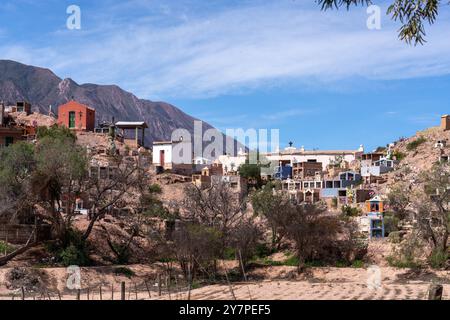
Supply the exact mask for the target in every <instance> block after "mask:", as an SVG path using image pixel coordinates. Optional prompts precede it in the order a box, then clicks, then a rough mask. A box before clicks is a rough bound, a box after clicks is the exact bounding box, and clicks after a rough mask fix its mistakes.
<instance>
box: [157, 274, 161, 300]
mask: <svg viewBox="0 0 450 320" xmlns="http://www.w3.org/2000/svg"><path fill="white" fill-rule="evenodd" d="M158 296H160V297H161V274H159V273H158Z"/></svg>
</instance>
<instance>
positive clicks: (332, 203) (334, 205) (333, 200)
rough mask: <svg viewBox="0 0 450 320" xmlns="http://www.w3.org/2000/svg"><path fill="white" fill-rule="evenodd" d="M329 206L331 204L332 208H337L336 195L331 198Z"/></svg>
mask: <svg viewBox="0 0 450 320" xmlns="http://www.w3.org/2000/svg"><path fill="white" fill-rule="evenodd" d="M331 206H332V207H333V208H334V209H337V207H338V199H337V198H336V197H334V198H333V199H331Z"/></svg>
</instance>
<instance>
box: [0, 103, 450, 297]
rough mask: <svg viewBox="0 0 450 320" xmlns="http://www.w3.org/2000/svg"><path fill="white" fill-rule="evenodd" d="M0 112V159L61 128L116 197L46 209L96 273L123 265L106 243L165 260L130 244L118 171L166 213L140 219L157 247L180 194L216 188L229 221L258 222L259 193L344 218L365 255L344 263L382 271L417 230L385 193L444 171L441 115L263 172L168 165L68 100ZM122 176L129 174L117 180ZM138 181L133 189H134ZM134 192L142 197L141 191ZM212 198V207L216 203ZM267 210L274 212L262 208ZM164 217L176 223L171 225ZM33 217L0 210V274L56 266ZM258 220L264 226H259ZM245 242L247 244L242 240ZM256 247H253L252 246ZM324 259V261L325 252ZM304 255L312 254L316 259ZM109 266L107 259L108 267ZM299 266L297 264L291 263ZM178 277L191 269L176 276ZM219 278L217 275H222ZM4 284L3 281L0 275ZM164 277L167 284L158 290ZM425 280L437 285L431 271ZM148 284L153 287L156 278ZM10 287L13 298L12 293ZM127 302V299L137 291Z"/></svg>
mask: <svg viewBox="0 0 450 320" xmlns="http://www.w3.org/2000/svg"><path fill="white" fill-rule="evenodd" d="M0 111H1V115H0V148H1V149H0V150H5V148H9V147H11V146H13V145H15V144H18V143H28V144H31V145H36V146H39V144H40V136H39V132H42V128H44V127H45V128H47V129H48V130H51V128H59V127H61V128H68V129H69V130H70V131H71V132H72V133H73V134H74V135H75V136H76V145H77V146H79V147H81V148H82V149H83V150H84V151H85V152H86V154H87V156H88V159H89V169H88V174H89V179H93V180H92V181H94V182H95V183H97V184H98V185H99V186H102V187H104V188H105V192H106V190H107V192H108V193H110V194H116V193H120V199H119V196H117V198H114V196H112V195H111V196H109V197H110V198H108V200H111V199H112V198H114V199H113V200H111V202H110V204H109V205H106V206H105V208H104V210H103V211H101V210H100V209H99V207H100V206H101V205H103V204H104V202H105V201H106V200H102V201H103V202H102V203H101V204H100V203H99V201H98V199H95V197H94V196H93V194H92V190H90V191H89V190H88V189H87V188H86V189H83V188H81V187H80V188H79V189H77V190H76V191H75V188H74V190H73V191H71V188H68V189H67V190H63V191H62V197H61V199H59V200H57V201H54V202H53V206H54V207H57V210H58V213H59V214H61V216H63V217H65V218H66V217H70V219H68V221H71V223H73V226H74V228H75V229H79V230H86V229H88V230H89V229H90V228H91V227H92V232H91V233H90V234H89V233H88V237H86V238H87V239H89V240H90V242H91V243H92V244H93V245H92V248H93V249H91V252H90V257H89V260H90V261H91V263H92V264H94V265H98V266H106V265H116V264H124V261H125V260H124V259H122V260H121V259H120V252H118V251H120V250H118V246H119V245H118V243H120V244H122V245H123V244H124V243H126V244H127V245H128V247H127V250H129V252H130V253H129V255H130V257H127V259H126V260H127V262H128V263H129V264H149V263H155V262H158V261H166V260H164V252H163V251H164V250H165V249H164V248H165V247H164V246H162V247H161V246H158V245H155V242H154V241H153V240H152V239H153V238H152V237H149V238H145V237H142V236H140V233H139V232H138V231H136V234H134V233H133V232H134V231H133V230H134V229H133V228H134V226H135V224H136V223H137V222H136V218H135V217H136V216H138V215H139V214H140V212H141V211H142V210H141V211H140V209H136V208H140V207H141V206H142V198H143V196H142V195H141V194H140V193H139V195H138V190H137V189H139V188H140V187H139V188H138V187H137V186H136V185H133V184H131V182H129V181H128V180H127V182H126V183H128V185H127V186H128V187H129V189H127V190H126V191H123V192H122V190H119V187H117V189H115V188H116V186H114V181H116V180H120V181H122V180H121V179H125V178H123V177H124V176H121V174H124V171H126V170H127V168H130V167H131V166H137V167H138V168H139V170H140V171H139V172H141V171H142V177H144V176H145V177H146V179H147V178H148V181H149V185H151V186H157V187H154V188H156V189H158V192H156V193H157V196H156V197H157V198H158V200H157V201H156V200H154V198H153V197H154V196H155V195H154V194H151V195H148V194H147V196H148V197H150V198H151V201H154V202H152V205H155V203H156V204H158V205H159V204H160V205H161V208H164V210H165V211H164V212H165V214H166V215H162V216H158V217H157V218H155V217H152V218H151V219H150V220H149V221H151V222H148V221H147V220H146V221H147V222H146V223H144V224H145V228H147V229H148V228H150V229H151V228H153V227H154V228H156V229H157V230H159V231H161V232H162V233H161V234H164V238H165V239H169V240H168V241H176V240H173V238H174V237H175V238H176V234H175V233H173V232H174V231H176V230H181V229H182V228H183V227H182V226H183V225H184V223H185V222H183V221H185V219H184V218H183V216H184V215H185V216H186V217H187V220H186V221H191V220H192V218H191V217H190V214H191V212H189V209H190V210H191V211H196V210H199V208H198V207H197V206H196V205H195V204H192V203H191V204H190V205H191V206H190V207H189V206H184V207H183V205H184V200H185V199H184V198H186V199H188V198H189V195H190V196H192V201H194V200H196V201H197V205H198V203H200V202H201V201H204V203H205V205H208V203H209V202H208V201H211V199H210V198H209V197H208V196H204V194H210V193H214V191H210V190H215V189H218V190H220V194H221V195H222V196H223V193H224V191H223V190H222V189H221V188H226V190H229V191H230V192H231V193H232V194H233V195H234V196H235V198H233V199H235V201H236V203H238V204H239V207H238V208H237V209H236V217H237V212H238V211H239V212H241V211H242V212H243V213H245V214H243V215H242V216H240V217H241V218H239V219H244V220H245V219H247V218H244V217H250V216H255V215H257V214H258V213H259V212H264V206H262V207H263V208H259V207H258V206H257V205H258V203H257V202H256V200H254V199H256V198H257V197H256V196H255V195H261V196H262V194H263V192H264V190H265V191H267V190H269V191H270V192H269V194H273V196H274V197H275V195H279V196H280V197H282V198H283V199H286V200H287V201H288V202H289V203H290V204H289V205H293V206H295V207H300V208H309V207H308V206H314V207H315V208H316V207H317V208H319V207H320V208H321V209H320V210H322V211H321V212H326V215H331V216H333V217H339V219H344V220H343V221H345V222H342V223H344V224H346V227H345V228H347V223H348V224H350V222H351V223H352V224H354V225H355V230H353V231H351V232H353V233H352V234H354V235H355V237H356V238H355V239H357V240H358V242H359V243H363V244H364V245H363V246H365V249H364V250H363V251H364V253H362V254H360V253H357V251H355V250H354V249H352V250H350V251H352V253H351V255H352V257H353V258H351V259H349V260H348V265H347V266H352V265H353V266H355V265H357V264H359V263H361V264H364V263H369V264H370V263H372V264H373V263H375V264H379V265H383V266H388V265H390V266H391V267H393V266H394V263H392V261H391V263H390V264H389V263H388V260H389V259H388V257H389V256H390V255H392V253H393V252H395V251H394V250H395V249H394V244H395V243H396V244H398V243H400V242H401V241H402V239H406V237H407V235H408V234H409V233H411V232H412V230H413V229H414V226H415V224H416V223H417V221H416V220H415V219H414V218H412V219H406V220H404V221H398V219H397V218H396V217H395V215H394V214H393V211H395V210H394V206H393V201H394V200H392V197H391V196H390V194H392V190H396V189H395V188H397V184H398V183H402V182H409V183H410V184H411V185H413V184H414V183H415V181H418V180H419V179H420V175H421V173H423V172H424V171H427V170H431V169H432V167H433V165H435V164H438V163H441V164H442V163H448V162H449V161H450V116H448V115H444V116H442V118H441V119H440V121H441V123H440V126H439V127H434V128H430V129H427V130H425V131H423V132H418V133H417V135H416V136H415V137H412V138H409V139H408V138H401V139H399V140H398V141H395V142H392V143H388V144H387V145H386V146H385V147H384V146H383V147H379V148H378V149H377V150H373V151H367V150H365V149H364V146H363V145H360V146H359V147H357V148H355V149H354V150H306V149H305V148H304V147H300V148H296V147H294V144H293V143H290V145H289V146H287V147H285V148H283V149H280V150H276V151H275V152H269V153H265V154H261V155H259V156H260V157H264V159H265V161H267V162H270V163H272V166H270V167H269V168H270V170H261V166H259V165H252V164H249V162H248V160H249V153H250V152H252V151H246V150H243V149H241V150H239V152H238V153H237V154H236V155H229V154H223V155H218V156H217V157H216V158H215V159H207V158H202V157H195V158H194V157H192V159H191V163H188V164H186V163H185V164H178V163H175V162H174V161H173V159H172V154H173V152H174V151H173V150H174V148H175V146H176V145H177V144H180V143H183V141H182V140H180V141H153V143H152V145H151V146H148V145H146V143H145V141H146V139H145V137H146V130H147V128H148V127H149V125H148V123H146V122H145V121H143V120H142V119H135V120H134V121H122V120H121V119H114V118H113V117H112V118H111V121H110V122H105V121H103V122H98V121H97V120H96V116H95V106H86V105H83V104H81V103H78V102H77V101H74V100H71V101H68V102H67V103H66V104H63V105H61V106H59V107H58V110H57V115H55V113H56V112H54V111H53V110H51V109H50V110H49V112H48V114H41V113H32V112H31V104H30V103H28V102H25V101H22V102H17V103H16V104H15V105H12V106H9V105H5V104H3V103H2V104H1V105H0ZM438 121H439V119H436V122H438ZM147 134H148V133H147ZM0 152H1V151H0ZM118 158H120V163H118V160H117V159H118ZM260 164H261V163H260ZM124 168H125V169H124ZM255 168H257V169H256V171H255V170H254V169H255ZM134 173H135V172H134V171H133V174H134ZM139 174H141V173H139ZM131 175H132V173H131V171H130V173H129V174H128V175H127V178H126V179H128V177H129V176H131ZM93 177H95V178H93ZM142 177H141V178H140V181H144V180H143V179H144V178H142ZM136 181H137V180H136ZM146 181H147V180H146ZM136 183H137V182H136ZM150 183H151V184H150ZM124 184H125V183H124ZM105 185H107V186H108V189H106V187H105ZM145 187H146V188H147V187H148V185H146V186H145ZM98 188H99V187H98V186H97V189H98ZM186 188H187V189H186ZM135 189H136V190H135ZM156 189H155V190H156ZM83 190H84V191H83ZM133 190H134V191H133ZM185 190H191V193H186V192H187V191H185ZM192 190H194V191H192ZM195 190H197V191H198V194H196V193H195V192H196V191H195ZM121 192H122V193H121ZM196 196H197V198H195V197H196ZM216 196H217V195H216ZM269 196H270V195H269ZM65 199H66V200H65ZM217 199H218V198H216V199H215V201H219V200H217ZM230 199H231V198H230ZM280 199H281V198H280ZM280 201H281V200H280ZM280 203H281V202H280ZM236 206H237V204H236ZM234 207H235V206H233V205H230V204H228V207H227V209H226V210H229V211H232V210H234V209H235V208H234ZM45 208H46V207H45V206H44V205H42V204H40V205H36V206H34V209H33V210H35V212H40V211H41V210H44V209H45ZM158 208H159V207H158ZM241 208H242V209H241ZM53 209H54V208H51V209H47V210H50V211H51V210H53ZM158 210H159V209H158ZM161 210H163V209H161ZM211 210H212V209H211ZM273 210H275V211H276V210H278V209H277V207H274V209H273ZM280 210H281V209H280ZM299 210H305V209H299ZM100 211H101V212H100ZM168 212H170V213H171V214H168ZM173 212H177V214H176V215H175V216H174V214H172V213H173ZM273 214H276V212H273ZM34 215H35V216H36V217H37V216H40V218H36V217H34V218H31V219H30V217H27V218H21V216H20V215H16V214H12V213H11V212H9V213H5V212H3V215H2V216H0V219H1V220H0V221H1V226H0V243H2V244H3V247H4V249H3V250H4V251H5V252H4V253H3V252H2V253H1V254H2V255H3V256H1V255H0V264H2V265H5V266H6V267H7V268H14V270H16V269H17V268H18V269H17V270H20V268H23V267H30V266H33V265H36V264H46V265H48V266H49V267H50V266H52V265H53V266H54V267H61V266H63V265H64V263H61V261H57V260H55V259H54V258H52V256H51V254H49V253H48V252H46V250H45V248H44V247H43V246H42V243H45V242H46V241H52V240H54V230H53V228H52V226H51V223H50V224H49V221H50V220H51V219H50V218H48V217H47V218H46V217H45V215H37V214H34ZM42 217H43V218H42ZM189 219H191V220H189ZM249 219H250V218H249ZM255 219H256V220H255V221H256V222H255V223H256V224H257V225H259V224H265V223H266V222H265V220H264V219H263V217H262V216H261V214H259V215H258V217H256V218H255ZM93 221H95V224H94V222H93ZM268 221H269V224H270V219H269V220H268ZM91 222H92V223H91ZM139 223H140V226H141V224H143V223H142V221H140V222H139ZM155 226H156V227H155ZM180 228H181V229H180ZM249 228H250V227H249ZM348 228H350V227H348ZM249 230H253V229H249ZM349 230H350V229H349ZM151 232H153V233H154V232H155V231H151ZM151 232H150V233H151ZM171 232H172V233H171ZM248 232H250V231H248ZM289 232H292V231H286V238H288V236H287V235H288V234H289ZM349 232H350V231H349ZM267 233H268V232H265V236H264V235H263V237H262V238H259V239H263V238H264V237H268V235H267ZM337 234H340V232H338V233H337ZM130 235H132V236H130ZM338 239H339V240H338V241H341V242H342V243H344V242H343V241H344V239H343V236H342V235H339V236H338ZM247 240H248V241H253V239H247ZM291 240H292V241H287V244H286V243H285V244H281V243H280V244H279V245H280V248H282V247H284V248H285V249H283V250H279V251H277V252H276V250H275V251H272V255H269V254H268V255H267V256H265V257H264V259H263V260H264V261H265V262H268V261H270V264H272V265H271V267H274V268H275V267H276V266H278V265H279V267H280V268H282V267H281V265H283V261H287V260H289V259H292V254H293V253H295V252H296V249H294V247H295V246H293V245H292V242H295V239H294V238H293V239H291ZM259 241H260V242H261V240H259ZM333 241H337V240H333ZM258 245H259V247H261V243H259V244H258ZM23 248H26V252H25V251H24V250H22V249H23ZM239 248H240V249H239V251H238V253H236V252H235V257H238V256H239V255H241V254H243V252H241V251H240V250H241V249H242V250H244V249H243V248H241V247H239ZM28 249H29V250H28ZM161 250H162V251H161ZM186 250H187V249H186ZM314 250H317V249H314ZM446 250H448V249H446ZM22 252H23V253H22ZM327 252H328V251H327ZM253 253H254V252H252V254H249V257H248V258H247V257H245V258H244V259H243V258H242V256H240V257H238V258H236V259H237V263H238V265H237V267H236V266H234V267H233V264H229V266H228V268H229V269H230V270H231V269H233V268H235V269H236V270H237V271H236V272H238V273H239V272H240V271H242V270H243V268H244V266H245V267H246V268H249V270H248V272H246V271H243V274H244V277H255V278H257V274H258V272H259V271H257V270H256V271H252V270H253V269H252V267H250V265H248V264H247V263H246V262H245V263H244V261H243V260H249V261H250V260H252V259H251V257H250V256H253ZM326 254H327V255H330V253H329V252H328V253H326ZM342 254H344V253H339V255H342ZM349 254H350V253H349ZM314 255H317V257H320V256H321V254H319V253H318V252H316V253H314V254H313V256H314ZM108 256H109V258H108ZM111 257H116V258H118V259H115V260H114V259H112V258H111ZM297 258H298V257H297ZM205 259H206V258H205ZM231 260H233V259H231ZM338 260H339V259H338ZM446 260H447V262H445V261H444V264H443V265H441V267H440V268H441V270H448V268H449V263H448V258H447V259H446ZM167 261H168V260H167ZM235 262H236V261H235ZM261 263H262V260H261V259H259V260H255V261H253V264H261ZM299 263H300V262H298V261H297V262H295V263H294V264H293V265H298V264H299ZM311 263H312V262H311ZM346 263H347V262H346ZM199 264H200V265H201V263H199ZM270 264H269V265H270ZM293 265H292V266H293ZM263 266H264V263H263ZM265 266H266V267H267V265H265ZM152 268H153V267H152ZM446 268H447V269H446ZM144 269H145V268H144ZM181 269H183V266H181ZM240 269H242V270H240ZM189 270H191V269H189V267H188V271H189ZM224 270H225V272H227V271H226V270H227V268H226V267H225V268H224ZM147 271H148V270H147ZM222 271H223V270H222ZM49 272H50V273H51V272H53V271H49ZM142 272H143V273H145V272H144V271H142ZM148 272H150V271H148ZM151 272H153V273H154V272H155V271H154V270H152V271H151ZM198 272H200V271H198ZM315 272H316V271H315ZM317 272H319V271H317ZM396 272H397V271H396ZM442 272H443V273H442V274H443V275H444V276H443V279H445V280H444V284H445V289H446V292H447V293H446V294H447V297H448V294H449V292H448V291H449V282H450V279H448V277H447V278H446V276H445V274H446V275H447V276H448V271H442ZM153 273H152V274H153ZM200 273H201V272H200ZM395 274H396V273H395ZM4 276H5V277H7V275H6V273H5V274H4ZM155 277H157V276H156V275H155ZM170 277H171V276H170V275H169V282H170V279H171V278H170ZM263 277H266V278H267V277H269V276H267V275H265V276H263ZM293 277H294V276H293ZM295 277H297V276H295ZM437 277H441V278H442V276H441V273H439V276H437ZM92 281H94V280H92ZM155 281H156V280H155ZM155 283H156V282H155ZM157 283H158V285H159V286H161V280H158V281H157ZM166 286H167V284H166ZM16 287H17V286H16ZM11 288H14V285H12V286H11ZM190 289H191V288H189V290H190ZM61 290H63V289H61ZM425 290H426V289H425ZM1 291H2V290H0V295H1ZM136 291H137V290H136ZM149 293H150V292H149ZM422 293H423V292H422ZM422 293H421V294H422ZM160 294H161V293H160ZM169 294H170V291H169ZM136 297H138V294H137V293H136Z"/></svg>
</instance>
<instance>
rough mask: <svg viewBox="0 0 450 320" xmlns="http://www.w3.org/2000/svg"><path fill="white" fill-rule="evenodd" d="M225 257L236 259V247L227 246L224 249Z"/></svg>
mask: <svg viewBox="0 0 450 320" xmlns="http://www.w3.org/2000/svg"><path fill="white" fill-rule="evenodd" d="M223 258H224V259H225V260H235V259H236V249H234V248H230V247H228V248H225V250H224V251H223Z"/></svg>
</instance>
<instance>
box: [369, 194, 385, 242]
mask: <svg viewBox="0 0 450 320" xmlns="http://www.w3.org/2000/svg"><path fill="white" fill-rule="evenodd" d="M366 206H367V207H366V209H367V219H368V220H369V239H378V238H384V206H383V201H381V199H380V197H379V196H375V197H373V198H372V199H370V200H369V201H367V202H366Z"/></svg>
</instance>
